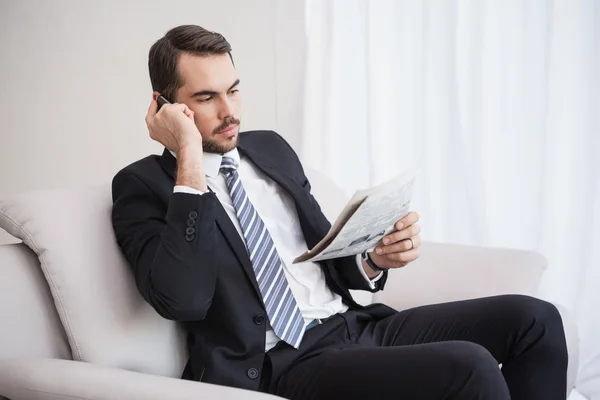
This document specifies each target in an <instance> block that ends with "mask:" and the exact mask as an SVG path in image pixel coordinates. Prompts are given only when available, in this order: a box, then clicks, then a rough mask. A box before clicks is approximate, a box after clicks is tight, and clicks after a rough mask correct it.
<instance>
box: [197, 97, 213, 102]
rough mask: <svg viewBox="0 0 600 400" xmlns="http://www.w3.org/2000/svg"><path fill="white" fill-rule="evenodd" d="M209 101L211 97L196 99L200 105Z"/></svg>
mask: <svg viewBox="0 0 600 400" xmlns="http://www.w3.org/2000/svg"><path fill="white" fill-rule="evenodd" d="M211 100H212V97H204V98H201V99H198V101H199V102H200V103H208V102H209V101H211Z"/></svg>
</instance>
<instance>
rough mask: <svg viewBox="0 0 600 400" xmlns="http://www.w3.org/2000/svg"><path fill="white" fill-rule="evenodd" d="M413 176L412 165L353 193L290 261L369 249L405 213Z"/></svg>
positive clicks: (410, 197)
mask: <svg viewBox="0 0 600 400" xmlns="http://www.w3.org/2000/svg"><path fill="white" fill-rule="evenodd" d="M415 178H416V169H415V168H412V169H410V170H408V171H406V172H404V173H402V174H400V175H398V176H397V177H395V178H393V179H391V180H389V181H388V182H385V183H383V184H381V185H378V186H375V187H373V188H370V189H364V190H359V191H357V192H356V193H354V195H353V196H352V198H351V199H350V201H348V204H346V207H344V209H343V210H342V212H341V213H340V215H339V216H338V217H337V219H336V221H335V222H334V223H333V225H332V226H331V229H330V230H329V232H328V233H327V235H325V237H324V238H323V240H321V241H320V242H319V243H317V245H315V247H313V248H312V249H310V250H308V251H307V252H305V253H304V254H302V255H301V256H299V257H297V258H296V259H295V260H294V262H293V263H294V264H296V263H300V262H306V261H320V260H327V259H331V258H339V257H345V256H350V255H355V254H360V253H362V252H364V251H372V249H373V248H375V247H376V246H377V245H379V244H381V243H380V242H381V239H382V238H383V236H385V235H387V234H388V233H390V232H392V231H394V230H395V228H394V224H395V223H396V221H398V220H399V219H401V218H402V217H404V216H405V215H406V214H408V212H409V208H410V201H411V199H412V192H413V186H414V183H415Z"/></svg>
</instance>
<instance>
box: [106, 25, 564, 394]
mask: <svg viewBox="0 0 600 400" xmlns="http://www.w3.org/2000/svg"><path fill="white" fill-rule="evenodd" d="M149 70H150V78H151V82H152V86H153V89H154V90H155V92H154V94H153V98H152V101H151V103H150V107H149V109H148V113H147V116H146V123H147V125H148V130H149V135H150V137H151V138H152V139H153V140H156V141H158V142H159V143H161V144H162V145H163V146H164V147H165V151H164V153H163V154H162V155H161V156H149V157H147V158H144V159H142V160H140V161H137V162H135V163H133V164H131V165H129V166H127V167H126V168H124V169H123V170H121V171H120V172H119V173H118V174H117V175H116V176H115V178H114V180H113V201H114V207H113V213H112V218H113V226H114V230H115V233H116V237H117V240H118V243H119V245H120V247H121V249H122V251H123V253H124V255H125V256H126V258H127V260H128V261H129V263H130V264H131V266H132V269H133V273H134V276H135V281H136V283H137V286H138V289H139V291H140V293H141V294H142V296H143V297H144V299H145V300H146V301H147V302H148V303H149V304H151V305H152V306H153V307H154V309H155V310H156V311H157V312H158V313H159V314H160V315H162V316H163V317H164V318H167V319H171V320H174V321H178V322H179V323H181V324H182V325H183V326H184V328H185V329H186V331H187V332H188V344H189V346H188V348H189V354H190V358H189V362H188V363H187V365H186V367H185V370H184V371H183V378H185V379H190V380H195V381H201V382H208V383H214V384H220V385H228V386H234V387H239V388H246V389H251V390H260V391H264V392H269V393H274V394H278V395H281V396H284V397H288V398H292V399H330V398H338V397H340V398H352V399H371V398H376V399H442V398H443V399H486V400H490V399H491V400H495V399H509V398H512V399H513V400H531V399H543V400H553V399H556V400H558V399H564V397H565V393H566V369H567V352H566V345H565V338H564V332H563V327H562V321H561V319H560V315H559V314H558V312H557V310H556V308H554V307H553V306H552V305H551V304H549V303H546V302H544V301H541V300H538V299H534V298H530V297H525V296H497V297H490V298H483V299H476V300H470V301H461V302H453V303H446V304H438V305H430V306H425V307H419V308H415V309H411V310H404V311H400V312H398V311H395V310H393V309H391V308H389V307H387V306H385V305H382V304H375V305H371V306H367V307H362V306H360V305H358V304H357V303H356V302H355V301H354V299H353V298H352V296H351V294H350V292H349V290H350V289H361V290H368V291H371V292H376V291H378V290H383V289H384V287H385V282H386V279H387V277H388V274H390V273H394V272H393V270H394V269H397V268H401V267H404V266H406V265H407V264H409V263H410V262H411V261H413V260H415V259H416V258H417V257H418V251H419V245H420V244H421V239H420V236H419V226H418V216H417V214H416V213H410V214H409V215H407V216H406V217H404V218H403V219H401V220H400V221H398V222H397V224H396V228H397V229H396V230H395V231H394V232H393V233H391V234H389V235H388V236H386V237H385V238H384V239H383V243H382V245H381V246H378V247H377V249H376V251H374V252H372V253H369V254H357V255H356V256H351V257H344V258H337V259H334V260H328V261H323V262H318V263H310V262H307V263H301V264H294V265H293V264H292V263H291V260H292V259H293V258H294V257H295V256H297V255H299V254H301V253H303V252H304V251H306V250H307V248H311V247H312V246H313V245H315V244H316V243H317V242H318V241H319V240H320V239H322V238H323V236H324V235H325V234H326V233H327V231H328V230H329V228H330V223H329V222H328V221H327V219H326V218H325V216H324V215H323V213H322V212H321V210H320V208H319V204H318V203H317V201H316V200H315V199H314V197H313V196H312V195H311V190H310V183H309V182H308V180H307V178H306V176H305V174H304V172H303V169H302V165H301V163H300V161H299V160H298V157H297V156H296V154H295V153H294V151H293V150H292V148H291V147H290V146H289V145H288V144H287V143H286V141H285V140H284V139H283V138H282V137H281V136H279V135H278V134H276V133H274V132H271V131H253V132H240V131H239V126H240V118H241V117H240V109H241V96H240V81H239V79H238V77H237V74H236V70H235V67H234V64H233V58H232V56H231V47H230V45H229V43H228V42H227V41H226V40H225V38H223V36H221V35H220V34H217V33H214V32H210V31H207V30H205V29H203V28H201V27H199V26H193V25H187V26H180V27H176V28H174V29H172V30H170V31H169V32H168V33H167V34H166V35H165V37H163V38H161V39H159V40H158V41H157V42H156V43H155V44H154V45H153V46H152V48H151V50H150V54H149ZM159 93H160V94H162V95H163V96H165V97H166V98H167V99H169V101H170V102H171V103H172V104H166V105H164V106H163V107H162V108H160V110H159V109H158V104H157V101H156V98H157V96H158V94H159ZM465 278H466V277H465ZM499 364H502V369H500V368H498V365H499Z"/></svg>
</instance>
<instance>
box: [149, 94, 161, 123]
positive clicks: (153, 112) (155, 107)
mask: <svg viewBox="0 0 600 400" xmlns="http://www.w3.org/2000/svg"><path fill="white" fill-rule="evenodd" d="M156 110H158V103H157V102H156V100H155V99H152V101H151V102H150V106H149V107H148V113H147V114H146V124H149V123H150V119H151V118H152V117H154V116H155V115H156Z"/></svg>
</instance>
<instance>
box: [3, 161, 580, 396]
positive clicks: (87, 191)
mask: <svg viewBox="0 0 600 400" xmlns="http://www.w3.org/2000/svg"><path fill="white" fill-rule="evenodd" d="M308 172H309V176H310V178H311V181H312V185H313V192H314V193H315V195H316V197H317V199H319V201H320V202H321V204H322V207H323V209H324V212H325V213H326V215H328V217H330V219H331V218H334V217H335V215H336V214H337V211H338V210H340V208H341V207H342V206H343V204H344V202H345V199H346V196H345V195H344V194H343V192H341V191H340V190H339V189H338V188H336V187H335V185H333V183H332V182H330V181H329V180H328V179H326V178H325V177H324V176H323V175H321V174H318V173H316V172H315V171H308ZM110 207H111V201H110V189H109V186H108V185H101V186H98V187H81V188H77V189H67V190H53V191H44V192H35V193H27V194H24V195H21V196H15V197H12V198H9V199H4V200H2V201H0V227H1V228H4V229H5V230H7V231H8V232H9V233H10V234H12V235H13V236H15V237H18V238H20V239H22V240H23V242H24V243H23V244H10V245H2V246H0V304H1V306H0V321H2V329H1V330H0V396H5V397H6V398H9V399H12V400H22V399H115V400H117V399H118V400H123V399H140V400H141V399H144V400H152V399H167V398H168V399H205V398H206V399H228V400H236V399H268V398H276V397H274V396H268V395H264V394H261V393H255V392H249V391H245V390H239V389H232V388H226V387H221V386H216V385H209V384H205V383H196V382H188V381H183V380H180V379H178V377H179V376H180V374H181V371H182V368H183V365H184V363H185V360H186V357H187V355H186V353H185V344H184V335H183V333H182V332H181V330H180V328H179V327H178V326H177V325H176V324H174V323H172V322H170V321H166V320H164V319H162V318H161V317H159V316H158V315H157V314H156V313H155V312H154V310H152V309H151V308H150V307H149V306H148V305H147V304H146V303H145V302H144V301H143V300H142V299H141V296H139V295H138V292H137V289H136V287H135V283H134V281H133V278H132V274H131V273H130V271H129V268H128V266H127V265H126V263H125V262H124V260H123V258H122V257H121V254H120V252H119V250H118V248H117V246H116V245H115V243H114V236H113V233H112V228H111V225H110ZM545 266H546V261H545V259H544V258H543V257H542V256H540V255H538V254H535V253H531V252H527V251H520V250H507V249H484V248H477V247H467V246H457V245H449V244H435V243H424V244H423V246H422V252H421V258H420V260H418V261H417V262H415V263H413V264H412V265H410V266H409V267H406V268H404V269H402V270H399V271H394V272H393V273H391V274H390V278H389V280H388V284H387V288H386V290H385V291H383V292H381V293H377V294H376V295H375V296H374V298H373V297H372V296H371V294H369V293H367V292H356V293H355V295H356V297H357V298H358V299H359V301H360V302H362V303H368V302H371V301H380V302H384V303H387V304H389V305H391V306H392V307H395V308H397V309H404V308H408V307H413V306H417V305H422V304H430V303H437V302H443V301H450V300H458V299H466V298H474V297H480V296H488V295H495V294H502V293H521V294H529V295H535V293H536V288H537V286H538V283H539V280H540V277H541V276H542V274H543V271H544V268H545ZM561 313H562V315H563V321H564V325H565V331H566V335H567V340H568V346H569V358H570V362H569V374H568V375H569V377H568V378H569V391H570V388H571V387H572V385H573V382H574V380H575V375H576V371H577V358H578V337H577V330H576V327H575V325H574V324H573V320H572V318H571V317H570V316H569V315H568V313H566V312H565V311H564V310H563V309H561Z"/></svg>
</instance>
